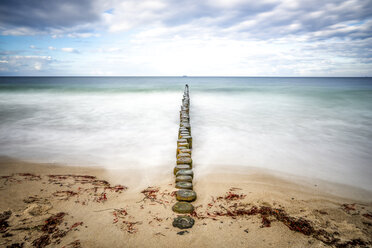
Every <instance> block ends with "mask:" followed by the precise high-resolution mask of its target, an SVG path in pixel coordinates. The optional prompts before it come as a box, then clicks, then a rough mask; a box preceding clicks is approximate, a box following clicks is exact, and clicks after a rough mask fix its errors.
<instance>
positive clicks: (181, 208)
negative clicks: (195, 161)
mask: <svg viewBox="0 0 372 248" xmlns="http://www.w3.org/2000/svg"><path fill="white" fill-rule="evenodd" d="M177 138H178V139H177V153H176V166H175V167H174V169H173V174H174V175H175V176H176V178H175V182H176V186H175V187H176V188H177V189H179V190H178V191H177V193H176V199H177V201H178V202H177V203H176V204H174V206H173V207H172V210H173V211H174V212H176V213H183V214H190V213H192V211H194V206H193V205H192V204H191V203H190V202H192V201H195V200H196V193H195V191H193V190H192V189H193V183H192V181H193V178H194V172H193V171H192V159H191V154H192V137H191V125H190V95H189V86H188V85H187V84H186V85H185V90H184V92H183V97H182V105H181V110H180V127H179V130H178V137H177ZM186 220H187V221H186ZM185 221H186V222H190V223H189V224H190V225H181V224H180V223H181V222H182V223H183V222H185ZM193 224H194V220H193V219H192V218H191V217H190V216H178V217H177V218H175V219H174V221H173V226H174V227H178V228H181V229H184V228H191V227H192V226H193Z"/></svg>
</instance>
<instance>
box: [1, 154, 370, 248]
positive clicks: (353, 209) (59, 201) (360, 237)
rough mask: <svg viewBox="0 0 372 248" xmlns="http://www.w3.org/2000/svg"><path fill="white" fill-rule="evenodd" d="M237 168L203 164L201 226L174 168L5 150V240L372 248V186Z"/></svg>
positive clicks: (39, 243)
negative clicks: (182, 202)
mask: <svg viewBox="0 0 372 248" xmlns="http://www.w3.org/2000/svg"><path fill="white" fill-rule="evenodd" d="M229 169H230V171H234V172H229V173H226V170H222V169H218V168H216V169H215V170H214V172H213V173H205V172H202V171H200V173H199V174H198V169H197V168H196V169H195V173H196V177H195V180H194V189H195V191H196V192H197V194H198V199H197V201H195V202H194V206H195V207H196V211H195V213H194V219H195V225H194V227H193V228H191V229H187V230H185V231H182V230H180V229H177V228H175V227H173V226H172V221H173V218H174V217H176V216H177V215H176V214H175V213H173V212H172V210H171V208H172V205H173V204H174V203H175V197H174V196H173V194H174V193H173V192H174V191H175V188H174V183H173V181H174V176H173V175H172V174H171V171H172V166H168V167H164V168H161V169H160V170H158V172H155V171H148V172H147V173H146V174H144V173H142V172H139V171H107V170H104V169H100V168H87V167H85V168H84V167H69V166H58V165H54V164H35V163H26V162H22V161H18V160H14V159H10V158H5V157H2V158H1V159H0V199H1V201H0V213H1V215H0V235H1V236H0V247H8V246H9V247H22V245H23V247H34V246H36V247H38V246H39V247H45V246H46V247H372V245H371V244H372V243H371V242H372V194H371V192H368V191H363V190H359V189H353V188H351V187H346V186H342V185H331V184H327V183H324V184H321V183H320V184H319V185H318V184H317V185H314V184H310V183H308V182H301V183H300V182H293V180H292V182H291V181H289V180H288V179H286V178H282V177H279V176H277V175H273V174H270V173H267V172H265V171H260V170H253V169H239V168H229ZM119 184H120V185H119ZM127 187H128V188H127ZM148 187H150V188H148ZM143 190H147V191H145V192H144V193H141V191H143ZM146 192H147V193H146ZM343 192H344V194H343ZM337 194H338V195H343V196H344V197H341V196H337ZM9 211H10V212H9ZM17 244H18V245H19V246H16V245H17ZM11 245H13V246H11Z"/></svg>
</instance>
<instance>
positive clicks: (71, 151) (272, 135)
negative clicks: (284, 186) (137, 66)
mask: <svg viewBox="0 0 372 248" xmlns="http://www.w3.org/2000/svg"><path fill="white" fill-rule="evenodd" d="M185 83H188V84H189V85H190V96H191V124H192V135H193V138H194V153H193V159H194V162H195V165H196V166H198V168H199V169H205V170H208V169H213V166H214V165H220V164H221V165H226V169H227V170H228V169H229V168H228V166H229V165H242V166H253V167H261V168H268V169H272V170H277V171H282V172H286V173H291V174H294V175H302V176H307V177H314V178H318V179H326V180H330V181H333V182H340V183H345V184H349V185H354V186H359V187H362V188H365V189H369V190H372V180H371V178H372V79H371V78H228V77H226V78H222V77H200V78H198V77H186V78H182V77H112V78H111V77H109V78H94V77H89V78H81V77H77V78H69V77H59V78H53V77H46V78H35V77H31V78H0V155H6V156H10V157H15V158H20V159H24V160H31V161H37V162H57V163H67V164H71V165H91V166H98V165H99V166H105V167H107V168H112V169H115V168H125V167H127V168H131V167H136V168H140V169H142V168H146V167H150V166H151V167H157V166H163V165H165V164H167V165H168V164H169V166H173V165H174V163H175V148H176V139H177V129H178V123H179V119H178V117H179V112H178V111H179V106H180V104H181V98H182V92H183V87H184V84H185Z"/></svg>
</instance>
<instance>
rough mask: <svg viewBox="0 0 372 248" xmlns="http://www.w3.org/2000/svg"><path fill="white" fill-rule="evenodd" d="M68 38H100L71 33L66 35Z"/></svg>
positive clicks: (91, 34)
mask: <svg viewBox="0 0 372 248" xmlns="http://www.w3.org/2000/svg"><path fill="white" fill-rule="evenodd" d="M67 37H69V38H90V37H100V34H95V33H71V34H68V35H67Z"/></svg>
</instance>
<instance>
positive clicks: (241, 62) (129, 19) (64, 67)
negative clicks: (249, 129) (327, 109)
mask: <svg viewBox="0 0 372 248" xmlns="http://www.w3.org/2000/svg"><path fill="white" fill-rule="evenodd" d="M0 75H2V76H7V75H11V76H182V75H188V76H340V77H343V76H362V77H364V76H372V0H345V1H339V0H281V1H278V0H260V1H257V0H253V1H251V0H249V1H248V0H204V1H200V0H187V1H186V0H177V1H175V0H122V1H119V0H78V1H77V0H53V1H51V0H1V1H0Z"/></svg>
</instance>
